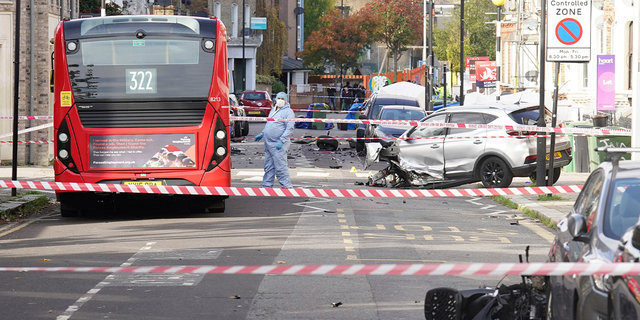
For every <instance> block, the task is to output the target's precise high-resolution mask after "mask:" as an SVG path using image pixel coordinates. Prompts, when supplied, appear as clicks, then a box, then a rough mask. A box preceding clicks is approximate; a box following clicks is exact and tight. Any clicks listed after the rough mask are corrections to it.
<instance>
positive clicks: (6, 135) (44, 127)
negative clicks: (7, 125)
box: [0, 122, 53, 138]
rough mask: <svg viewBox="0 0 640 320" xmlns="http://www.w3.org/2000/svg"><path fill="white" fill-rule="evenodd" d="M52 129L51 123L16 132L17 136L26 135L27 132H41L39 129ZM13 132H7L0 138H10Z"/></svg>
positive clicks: (0, 135)
mask: <svg viewBox="0 0 640 320" xmlns="http://www.w3.org/2000/svg"><path fill="white" fill-rule="evenodd" d="M50 127H53V122H52V123H45V124H42V125H39V126H35V127H31V128H26V129H22V130H20V131H18V134H23V133H27V132H31V131H37V130H41V129H47V128H50ZM12 135H13V132H7V133H3V134H0V138H4V137H9V136H12Z"/></svg>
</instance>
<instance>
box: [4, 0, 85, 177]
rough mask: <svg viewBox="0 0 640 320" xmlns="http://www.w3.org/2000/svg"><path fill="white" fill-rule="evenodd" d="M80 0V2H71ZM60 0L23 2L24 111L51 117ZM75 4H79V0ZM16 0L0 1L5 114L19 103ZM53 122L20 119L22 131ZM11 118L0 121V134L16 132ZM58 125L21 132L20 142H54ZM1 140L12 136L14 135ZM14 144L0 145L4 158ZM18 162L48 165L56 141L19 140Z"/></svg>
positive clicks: (21, 90)
mask: <svg viewBox="0 0 640 320" xmlns="http://www.w3.org/2000/svg"><path fill="white" fill-rule="evenodd" d="M63 1H64V2H63V3H62V5H63V8H64V15H65V16H69V6H70V5H71V3H70V0H63ZM71 1H76V0H71ZM60 5H61V0H39V1H38V0H32V1H25V0H22V1H21V5H20V9H21V10H20V36H19V39H20V53H19V63H20V65H19V67H20V68H19V70H20V71H19V76H20V80H19V90H18V96H19V115H21V116H23V115H52V114H53V106H52V101H53V100H52V94H51V93H49V70H50V69H51V53H52V51H53V45H52V44H51V42H50V40H51V39H52V38H53V34H54V31H55V28H56V26H57V24H58V22H59V21H60V11H61V9H60ZM74 5H75V6H76V8H77V5H78V2H77V1H76V2H75V3H74ZM15 32H16V1H15V0H0V116H1V117H6V116H12V115H13V106H14V89H13V88H14V77H15V76H14V63H13V62H14V61H15V60H14V51H15V44H14V43H15V40H14V39H15V38H14V35H15ZM49 122H51V120H33V121H20V122H19V129H24V128H25V127H31V126H36V125H41V124H45V123H49ZM12 130H13V127H12V121H9V120H0V134H3V133H7V132H12ZM52 136H53V129H51V128H49V129H45V130H38V131H34V132H32V133H31V134H21V135H19V139H20V140H50V139H52ZM0 140H5V141H6V140H13V138H12V137H11V136H8V137H2V138H0ZM11 148H12V147H11V144H8V143H2V144H0V160H2V161H3V162H5V163H7V162H8V161H10V160H11V158H12V152H11ZM18 150H19V153H18V163H20V164H24V163H32V164H38V165H46V164H48V163H49V161H50V160H51V159H53V152H54V151H53V144H51V143H48V144H20V145H19V148H18Z"/></svg>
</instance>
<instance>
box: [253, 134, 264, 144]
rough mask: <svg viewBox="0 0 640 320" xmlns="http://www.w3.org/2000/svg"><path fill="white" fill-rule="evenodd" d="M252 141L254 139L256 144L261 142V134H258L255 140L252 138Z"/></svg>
mask: <svg viewBox="0 0 640 320" xmlns="http://www.w3.org/2000/svg"><path fill="white" fill-rule="evenodd" d="M253 139H254V140H255V141H256V142H258V141H260V140H262V135H261V134H259V135H257V136H256V137H255V138H253Z"/></svg>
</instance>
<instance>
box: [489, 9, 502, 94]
mask: <svg viewBox="0 0 640 320" xmlns="http://www.w3.org/2000/svg"><path fill="white" fill-rule="evenodd" d="M491 2H493V4H494V5H495V6H496V7H498V23H497V26H496V100H500V94H501V93H502V90H501V89H500V85H501V84H500V75H501V74H502V70H501V69H502V52H501V51H502V49H501V47H502V40H501V39H500V35H501V34H500V29H501V27H502V21H501V20H502V19H501V18H502V6H503V5H504V3H505V0H491Z"/></svg>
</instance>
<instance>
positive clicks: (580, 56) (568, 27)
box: [547, 0, 591, 62]
mask: <svg viewBox="0 0 640 320" xmlns="http://www.w3.org/2000/svg"><path fill="white" fill-rule="evenodd" d="M548 8H549V9H548V17H549V18H548V20H547V61H557V62H588V61H590V60H591V1H590V0H549V6H548Z"/></svg>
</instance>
